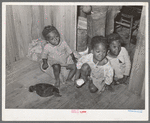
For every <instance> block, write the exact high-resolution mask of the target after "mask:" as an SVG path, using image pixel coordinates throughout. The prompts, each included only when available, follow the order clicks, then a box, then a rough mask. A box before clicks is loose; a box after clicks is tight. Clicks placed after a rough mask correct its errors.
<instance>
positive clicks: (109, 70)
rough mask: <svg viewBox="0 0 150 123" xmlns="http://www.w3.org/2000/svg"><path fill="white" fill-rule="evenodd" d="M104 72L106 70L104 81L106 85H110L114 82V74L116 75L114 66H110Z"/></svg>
mask: <svg viewBox="0 0 150 123" xmlns="http://www.w3.org/2000/svg"><path fill="white" fill-rule="evenodd" d="M104 72H105V73H104V75H105V80H104V82H105V84H106V85H110V84H111V83H112V82H113V76H114V71H113V68H112V67H111V66H108V68H107V69H106V70H105V71H104Z"/></svg>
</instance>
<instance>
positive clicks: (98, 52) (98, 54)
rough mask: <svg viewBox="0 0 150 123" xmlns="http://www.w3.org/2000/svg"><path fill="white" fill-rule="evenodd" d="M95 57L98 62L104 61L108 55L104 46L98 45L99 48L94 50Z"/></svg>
mask: <svg viewBox="0 0 150 123" xmlns="http://www.w3.org/2000/svg"><path fill="white" fill-rule="evenodd" d="M92 52H93V57H94V58H95V59H96V60H97V61H102V60H103V59H104V58H105V57H106V54H107V48H106V47H105V46H104V44H102V43H99V44H97V46H95V47H94V48H93V51H92Z"/></svg>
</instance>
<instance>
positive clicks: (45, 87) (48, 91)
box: [29, 83, 61, 97]
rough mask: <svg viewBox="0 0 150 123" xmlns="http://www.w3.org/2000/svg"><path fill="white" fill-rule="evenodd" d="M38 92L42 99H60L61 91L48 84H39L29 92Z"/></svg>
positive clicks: (31, 87) (30, 88)
mask: <svg viewBox="0 0 150 123" xmlns="http://www.w3.org/2000/svg"><path fill="white" fill-rule="evenodd" d="M34 91H35V92H36V93H37V94H38V95H39V96H41V97H48V96H52V95H54V96H56V97H60V96H61V95H60V94H59V89H58V88H56V87H55V86H53V85H51V84H47V83H39V84H36V85H33V86H30V87H29V92H34Z"/></svg>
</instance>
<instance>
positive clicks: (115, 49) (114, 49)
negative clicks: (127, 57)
mask: <svg viewBox="0 0 150 123" xmlns="http://www.w3.org/2000/svg"><path fill="white" fill-rule="evenodd" d="M109 49H110V52H111V54H113V55H115V56H118V55H119V53H120V50H121V44H120V42H119V41H118V40H116V41H113V42H111V44H110V45H109Z"/></svg>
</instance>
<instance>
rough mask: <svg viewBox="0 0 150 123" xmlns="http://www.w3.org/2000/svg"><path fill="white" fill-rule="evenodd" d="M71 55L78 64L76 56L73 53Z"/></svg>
mask: <svg viewBox="0 0 150 123" xmlns="http://www.w3.org/2000/svg"><path fill="white" fill-rule="evenodd" d="M70 55H71V57H72V60H73V62H74V63H75V64H76V63H77V59H76V57H75V56H74V54H73V53H71V54H70Z"/></svg>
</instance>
